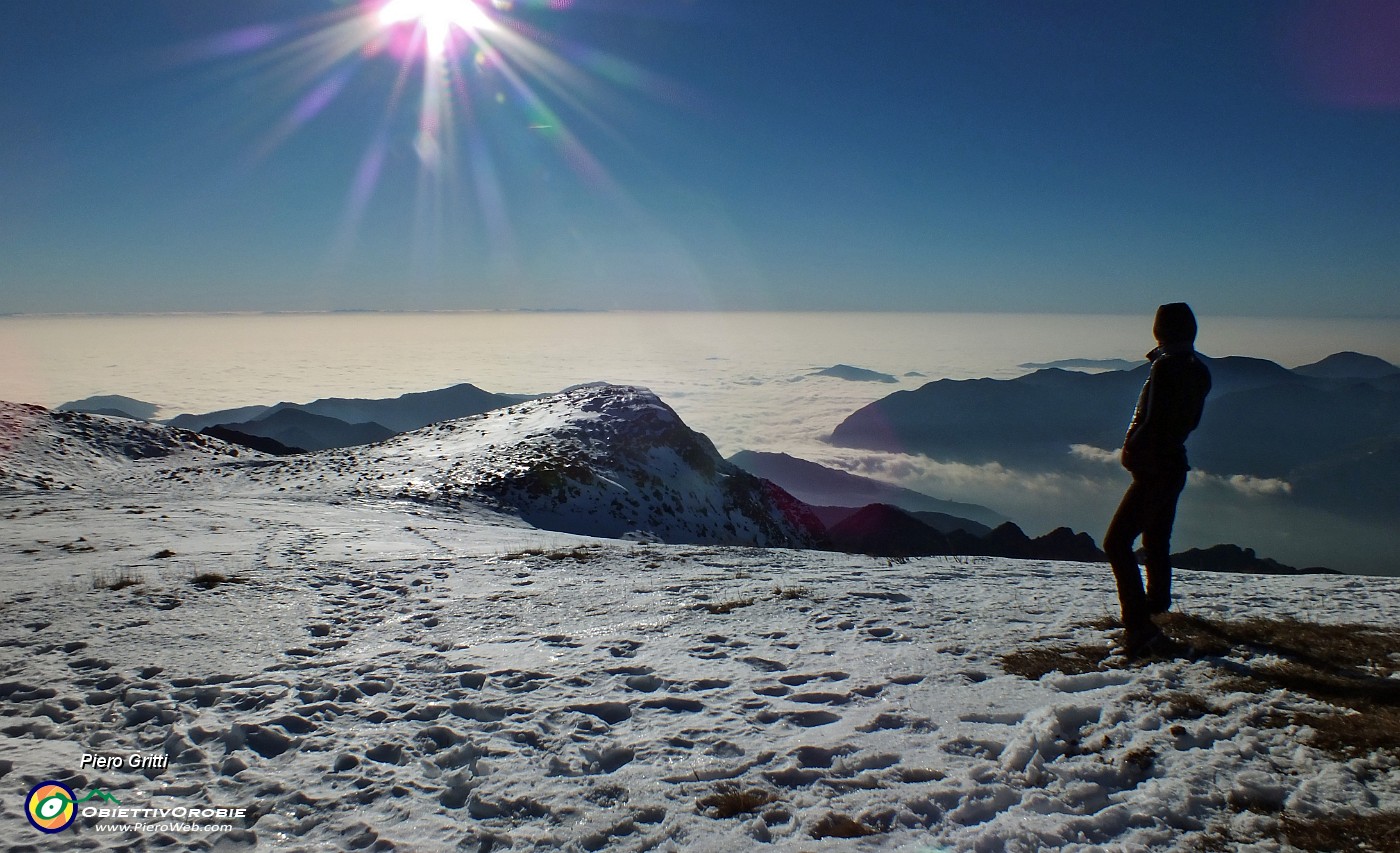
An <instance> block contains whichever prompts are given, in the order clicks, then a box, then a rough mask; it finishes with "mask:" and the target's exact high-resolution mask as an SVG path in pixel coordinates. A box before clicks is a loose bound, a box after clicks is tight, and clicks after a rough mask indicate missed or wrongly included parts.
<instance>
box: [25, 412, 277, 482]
mask: <svg viewBox="0 0 1400 853" xmlns="http://www.w3.org/2000/svg"><path fill="white" fill-rule="evenodd" d="M169 457H185V458H188V459H189V460H190V461H196V460H206V461H226V460H228V459H231V458H234V457H239V458H244V459H257V458H262V454H260V453H255V452H250V451H247V450H240V449H239V448H237V447H235V446H234V445H231V444H226V443H224V442H222V441H219V440H218V439H213V438H208V437H206V436H203V435H199V434H197V433H193V432H188V431H186V430H182V429H172V428H170V427H162V426H156V425H154V424H148V423H145V422H142V421H133V420H129V419H127V418H122V417H110V416H107V415H90V414H81V413H78V412H60V411H50V410H48V409H45V408H44V407H42V406H29V405H22V404H18V403H0V488H3V489H18V490H23V491H29V490H46V489H63V488H92V487H96V486H98V485H99V484H100V483H101V482H103V480H102V477H101V475H102V474H103V473H104V472H109V473H110V472H115V471H117V470H119V469H120V470H127V467H126V466H129V465H130V464H131V463H133V462H136V461H140V460H162V459H167V458H169ZM119 466H120V468H119Z"/></svg>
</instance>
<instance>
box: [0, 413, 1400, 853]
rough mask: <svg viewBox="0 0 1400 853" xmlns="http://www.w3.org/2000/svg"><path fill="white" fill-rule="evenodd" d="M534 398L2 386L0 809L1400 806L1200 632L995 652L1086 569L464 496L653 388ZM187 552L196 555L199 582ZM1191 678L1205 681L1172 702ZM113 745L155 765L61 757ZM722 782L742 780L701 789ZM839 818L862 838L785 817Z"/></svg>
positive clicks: (309, 836) (1104, 833) (933, 817)
mask: <svg viewBox="0 0 1400 853" xmlns="http://www.w3.org/2000/svg"><path fill="white" fill-rule="evenodd" d="M567 393H568V394H575V395H583V396H576V397H573V398H567V399H569V400H571V401H572V402H568V403H567V404H562V403H560V401H559V400H555V401H554V402H553V403H550V402H548V401H536V402H534V403H531V404H525V406H524V408H517V409H512V410H505V411H504V412H498V413H492V414H488V415H483V416H480V417H478V418H473V419H464V420H462V421H455V422H452V423H451V424H447V425H443V426H441V427H429V428H427V429H426V430H424V431H422V432H420V433H416V434H413V435H410V436H402V437H399V438H396V439H393V440H391V441H390V442H386V443H384V444H381V445H373V446H370V447H367V448H358V449H354V450H350V451H328V452H326V453H323V454H315V455H313V456H308V457H298V458H291V459H287V460H270V459H267V458H264V457H261V456H259V455H257V454H251V453H248V452H246V451H244V452H242V453H241V454H240V455H239V456H237V457H233V456H232V455H230V454H231V452H232V451H231V449H229V448H227V447H226V446H224V445H221V444H220V443H218V442H216V441H213V440H208V439H205V440H203V441H202V442H195V441H194V440H193V439H187V438H185V436H188V435H189V434H188V433H173V432H169V431H162V430H161V429H160V428H154V427H150V428H147V427H137V426H133V425H132V424H130V423H129V422H121V421H117V420H114V419H106V418H101V417H87V416H72V418H74V419H70V420H67V421H63V420H58V419H55V418H53V417H51V416H49V415H47V414H45V413H43V412H42V410H33V409H19V408H17V407H7V408H4V409H3V410H0V414H4V415H5V417H6V418H7V420H6V421H5V423H7V424H10V425H12V429H11V430H10V432H8V433H7V435H9V436H10V438H9V440H8V443H7V446H6V449H5V450H3V451H0V476H3V478H4V479H0V483H3V484H4V486H5V487H6V489H7V491H4V492H0V513H2V514H3V517H4V518H5V524H4V525H3V527H0V614H3V616H4V618H3V619H0V672H3V675H2V676H0V785H3V786H4V790H5V794H4V796H0V826H4V827H5V836H6V838H7V840H8V841H10V842H12V843H20V844H32V845H34V846H36V847H42V848H43V849H76V848H79V847H89V846H91V847H100V848H119V847H120V848H124V849H125V848H129V847H135V848H138V849H140V848H145V847H158V846H163V845H171V844H173V845H175V846H176V847H178V848H181V849H183V848H188V847H196V848H197V847H201V846H208V847H213V846H217V847H219V848H220V849H225V848H228V849H238V848H240V847H243V846H247V845H254V844H256V845H258V846H259V847H269V848H275V849H341V848H345V847H354V848H361V849H404V850H446V849H470V850H506V849H509V850H512V851H517V850H618V851H633V850H696V851H736V850H754V849H771V850H775V851H808V850H909V851H915V850H918V851H929V850H958V851H1002V850H1005V851H1038V850H1045V849H1063V850H1071V851H1085V853H1087V851H1121V850H1134V851H1136V850H1162V851H1166V850H1179V849H1183V848H1189V847H1190V846H1192V845H1193V844H1196V843H1197V842H1199V841H1200V840H1201V839H1203V838H1204V837H1205V834H1206V833H1208V832H1211V831H1220V830H1222V829H1224V828H1228V829H1229V830H1231V831H1232V832H1233V833H1234V834H1235V837H1236V838H1246V839H1254V842H1253V845H1254V846H1253V847H1252V848H1251V849H1255V850H1260V851H1266V850H1282V849H1285V848H1284V846H1283V845H1282V844H1281V843H1280V842H1278V841H1276V840H1274V839H1275V837H1276V835H1277V833H1276V832H1275V830H1274V828H1273V823H1271V821H1272V820H1273V818H1271V817H1269V816H1268V815H1267V814H1257V813H1255V812H1251V811H1241V810H1240V809H1238V808H1234V807H1232V803H1239V802H1251V803H1259V804H1263V805H1273V806H1282V807H1283V808H1284V809H1286V810H1287V811H1289V812H1292V813H1296V814H1298V815H1303V816H1309V815H1326V814H1335V813H1338V812H1342V813H1351V812H1355V811H1357V810H1366V809H1385V810H1391V811H1394V810H1396V809H1397V808H1400V766H1397V763H1396V761H1395V759H1394V758H1393V757H1390V756H1387V755H1386V754H1384V753H1376V754H1373V755H1363V756H1359V757H1355V758H1351V759H1346V760H1343V759H1339V758H1336V757H1334V756H1332V755H1329V754H1328V753H1325V752H1322V751H1320V750H1318V749H1316V748H1314V747H1313V746H1311V745H1309V744H1308V742H1307V737H1306V735H1307V731H1306V730H1305V729H1304V728H1300V727H1299V726H1297V725H1292V724H1288V725H1282V726H1280V725H1279V724H1278V723H1277V720H1278V719H1279V718H1280V716H1282V715H1286V714H1287V713H1289V712H1299V711H1317V710H1321V709H1322V707H1323V706H1320V705H1319V704H1318V703H1317V702H1316V701H1315V700H1313V699H1311V698H1309V697H1307V696H1305V695H1303V694H1299V693H1294V692H1290V691H1284V690H1274V691H1271V692H1265V693H1254V692H1239V691H1235V690H1232V689H1231V688H1230V687H1229V686H1228V685H1229V682H1227V681H1225V680H1223V678H1222V675H1223V674H1224V673H1225V672H1226V671H1227V669H1228V665H1230V664H1231V661H1229V660H1223V661H1220V660H1210V659H1203V660H1188V659H1180V660H1167V661H1158V662H1151V663H1147V664H1143V665H1138V666H1131V667H1124V668H1117V669H1111V670H1108V671H1105V672H1089V673H1082V674H1064V673H1050V674H1048V675H1046V676H1044V677H1042V678H1040V679H1038V680H1029V679H1027V678H1024V677H1021V676H1017V675H1012V674H1009V673H1007V672H1005V671H1004V670H1003V668H1002V664H1001V658H1002V656H1003V655H1004V654H1006V653H1007V652H1010V651H1013V650H1016V649H1023V648H1027V647H1030V646H1034V645H1037V644H1047V643H1061V644H1068V643H1079V644H1092V643H1104V642H1106V638H1105V637H1104V631H1103V629H1102V628H1100V627H1095V624H1096V623H1099V622H1100V621H1101V620H1102V619H1103V618H1104V617H1106V616H1108V615H1110V614H1111V613H1113V612H1114V610H1115V601H1114V597H1113V585H1112V581H1111V579H1110V577H1109V573H1108V571H1107V569H1106V567H1104V566H1100V565H1089V564H1074V563H1049V562H1037V561H1024V560H1012V559H1001V558H967V557H961V558H959V557H936V558H924V559H916V560H910V561H907V562H897V561H877V560H872V559H871V558H867V557H859V556H852V555H844V554H834V553H828V552H819V551H809V550H799V549H782V548H756V547H743V546H721V545H713V544H696V543H691V544H669V545H663V544H648V543H642V542H629V541H622V540H619V539H606V538H598V537H594V536H586V535H577V534H571V533H562V532H551V531H546V530H540V529H537V528H535V527H533V526H531V525H529V524H527V523H526V522H524V521H522V519H521V518H520V514H519V512H516V511H514V510H512V511H511V512H507V511H505V510H508V509H511V508H510V507H507V506H505V505H503V504H500V503H497V504H489V503H488V502H483V501H482V500H480V499H478V498H477V494H478V493H477V492H475V491H473V489H472V488H471V486H472V485H473V484H476V483H480V482H485V481H488V480H489V479H490V476H496V474H490V476H487V475H486V474H483V473H482V472H483V471H486V472H488V473H489V472H497V473H499V472H508V471H510V470H514V469H515V468H517V467H519V466H521V465H524V466H525V467H528V464H529V463H530V462H531V460H534V459H536V458H538V456H537V455H532V454H535V453H536V452H541V453H542V452H543V450H544V449H545V448H546V447H547V446H548V445H549V443H550V438H549V437H551V436H554V437H556V438H558V437H560V436H563V437H564V438H563V441H564V444H563V445H560V446H569V447H574V448H575V449H580V450H582V451H587V453H585V454H584V457H585V458H586V460H587V461H588V462H589V464H591V465H596V464H599V463H600V462H601V457H600V456H599V455H598V453H597V452H595V451H597V450H598V445H594V444H589V442H588V441H586V440H585V439H586V438H587V437H588V436H590V435H596V434H598V433H596V432H590V431H589V430H588V429H586V427H587V426H588V424H589V423H592V424H593V425H594V427H595V428H597V429H601V430H603V431H604V432H607V430H610V429H622V430H623V431H624V432H626V431H627V430H629V429H631V428H632V427H634V426H635V423H633V422H632V421H631V419H632V418H634V417H636V416H637V413H639V412H644V411H652V412H655V413H658V414H660V415H665V413H666V412H669V409H664V410H663V409H658V408H655V404H653V402H652V399H649V398H648V397H646V396H645V395H643V394H641V392H640V391H637V392H635V393H634V392H632V391H623V392H619V394H614V395H613V398H614V399H624V398H625V399H630V400H631V401H632V403H634V404H635V405H632V406H630V407H627V408H625V409H622V410H614V409H605V410H601V411H596V412H593V413H592V414H587V412H586V406H585V405H584V403H586V401H587V400H590V399H598V398H597V397H596V396H594V397H590V396H588V395H590V394H595V395H596V394H597V393H600V392H599V391H598V390H597V389H594V390H592V391H590V390H589V389H574V390H572V391H570V392H567ZM629 395H632V396H630V397H629ZM608 412H611V413H612V414H608ZM618 418H621V419H622V421H625V422H626V423H621V422H619V421H618ZM75 424H77V426H75ZM130 430H137V432H136V433H132V432H129V431H130ZM145 430H151V431H150V432H147V431H145ZM133 436H135V437H139V438H141V439H142V441H141V442H135V440H134V438H133ZM60 438H61V439H63V443H62V444H59V443H58V439H60ZM569 442H575V443H574V444H569ZM128 446H137V447H140V448H147V447H149V448H159V449H161V450H162V453H164V455H161V456H147V454H145V452H144V451H142V452H141V453H136V454H132V453H128V452H127V451H126V450H125V449H124V448H127V447H128ZM668 446H669V445H668ZM58 449H64V450H66V453H65V454H59V453H58ZM497 451H499V452H497ZM527 451H528V452H527ZM133 455H136V456H139V457H142V458H137V459H133V458H131V457H132V456H133ZM643 457H645V458H646V459H651V460H652V461H653V464H657V465H669V464H673V461H674V460H672V459H671V458H670V457H667V456H665V455H664V454H662V455H659V456H647V455H645V454H643V456H641V457H636V458H631V457H629V459H628V460H627V464H626V465H623V466H620V467H619V468H617V469H616V470H613V471H612V476H611V479H612V481H613V482H614V483H623V484H624V486H623V487H625V488H629V489H631V488H634V487H635V486H636V482H637V476H638V474H639V473H641V472H642V471H643V470H644V469H643V468H642V467H640V466H641V465H642V461H639V460H641V459H642V458H643ZM598 470H601V468H599V469H598ZM668 470H669V469H668ZM676 470H679V469H676ZM43 478H48V479H47V480H44V479H43ZM40 483H43V484H44V485H40ZM412 484H417V487H418V488H420V489H422V490H423V492H422V493H421V494H419V495H415V496H414V497H416V498H418V499H416V500H408V499H405V498H403V497H400V495H401V493H402V492H403V490H404V489H405V488H407V487H409V486H410V485H412ZM63 485H68V486H71V487H72V488H71V489H70V490H64V489H63V488H62V486H63ZM705 485H706V484H704V483H701V484H699V485H697V486H696V487H695V488H696V489H697V498H696V500H699V499H700V498H699V497H698V496H699V495H701V494H702V493H703V489H702V486H705ZM599 488H611V486H607V485H606V484H605V485H604V486H600V487H599ZM444 489H446V492H444ZM444 495H446V496H447V497H450V498H451V499H450V500H448V499H445V497H444ZM425 498H427V499H425ZM517 509H518V508H517ZM683 527H684V525H682V526H680V527H678V528H677V529H682V528H683ZM205 573H219V574H221V575H223V576H225V577H227V578H229V581H228V582H225V583H219V584H217V585H214V586H212V587H211V588H203V587H201V586H199V585H196V584H195V583H193V580H194V579H195V578H196V577H197V576H199V575H202V574H205ZM123 579H125V580H128V581H137V582H135V583H131V584H130V585H122V584H121V583H119V581H121V580H123ZM1176 589H1177V592H1178V594H1179V605H1180V606H1181V607H1183V608H1184V609H1186V610H1187V611H1190V612H1193V613H1197V614H1200V615H1206V616H1229V617H1231V618H1236V617H1245V616H1275V615H1278V614H1280V613H1287V614H1291V615H1295V616H1298V617H1299V618H1304V619H1309V620H1313V621H1318V622H1324V623H1366V624H1372V625H1377V626H1394V625H1395V624H1396V623H1397V617H1400V595H1396V593H1397V592H1400V580H1396V579H1385V578H1357V577H1346V576H1340V577H1331V576H1309V577H1285V576H1279V577H1244V576H1233V575H1211V574H1205V573H1194V572H1179V573H1178V579H1177V583H1176ZM1235 663H1238V662H1235ZM1184 697H1189V698H1191V699H1193V700H1199V704H1201V705H1202V706H1203V707H1204V708H1206V709H1208V710H1203V711H1201V712H1199V713H1198V714H1187V713H1181V712H1180V711H1179V709H1178V708H1177V705H1178V704H1179V703H1181V702H1184V701H1185V698H1184ZM134 751H140V752H147V751H149V752H155V753H160V754H163V755H167V756H169V757H170V766H169V767H168V768H166V769H164V770H156V769H149V770H145V771H139V772H137V771H125V770H80V769H79V765H80V761H81V757H82V755H83V754H84V753H93V752H97V753H102V754H129V753H131V752H134ZM47 779H58V780H62V781H66V782H67V783H68V784H70V785H71V786H73V787H74V788H75V789H81V790H84V791H86V790H89V789H92V788H101V789H102V790H104V791H107V792H109V793H111V794H113V795H115V796H116V797H117V798H118V799H119V800H120V801H121V803H122V804H123V805H124V806H136V807H140V806H144V805H147V804H150V805H155V806H170V805H175V804H190V805H194V804H199V805H204V806H207V805H222V806H246V807H248V808H249V809H250V810H251V813H252V814H253V815H254V817H255V819H253V820H250V821H238V822H237V828H236V829H235V830H233V831H231V832H221V833H215V834H212V835H210V836H207V837H206V836H189V835H183V834H180V833H177V832H168V833H165V834H164V836H165V837H162V834H160V833H156V834H145V835H143V834H138V833H129V834H127V833H123V834H105V833H99V832H96V831H95V829H94V828H93V826H92V825H91V824H92V823H95V822H96V819H88V818H79V820H78V822H77V824H76V825H75V827H74V828H72V829H70V830H68V831H65V832H64V833H61V834H59V835H56V836H51V837H46V836H40V835H39V834H38V833H37V832H32V834H30V833H31V830H30V829H29V828H28V827H27V826H26V824H25V821H24V817H23V815H22V811H23V797H24V794H25V792H26V791H28V790H29V788H30V787H32V786H33V785H34V784H36V783H38V782H39V781H43V780H47ZM729 786H733V787H732V788H731V787H729ZM734 789H737V790H739V791H748V790H751V789H758V790H762V791H766V792H768V796H769V797H771V801H770V802H767V803H760V804H757V805H755V806H754V807H753V809H752V810H751V811H740V812H739V813H737V814H735V815H733V816H729V817H718V816H715V814H716V812H715V809H714V807H713V806H706V805H703V804H704V803H707V802H712V801H711V800H709V799H708V798H710V797H713V796H714V795H716V794H717V793H724V792H725V791H730V790H734ZM837 817H845V818H849V819H851V820H853V821H856V822H858V823H859V824H861V825H863V826H865V827H866V828H867V829H868V830H870V831H873V833H874V834H872V835H869V836H866V837H863V838H835V837H827V838H814V837H813V836H814V831H816V830H818V829H819V828H821V827H829V826H833V825H836V823H835V821H836V818H837ZM245 824H246V825H245ZM817 834H820V833H819V832H818V833H817Z"/></svg>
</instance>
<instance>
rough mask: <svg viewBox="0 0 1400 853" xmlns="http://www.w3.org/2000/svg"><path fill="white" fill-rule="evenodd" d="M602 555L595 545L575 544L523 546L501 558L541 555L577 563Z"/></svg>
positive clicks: (516, 558) (589, 560)
mask: <svg viewBox="0 0 1400 853" xmlns="http://www.w3.org/2000/svg"><path fill="white" fill-rule="evenodd" d="M604 556H606V555H605V554H604V549H602V548H600V547H597V546H589V545H575V546H574V547H572V548H555V549H553V550H546V549H544V548H524V549H522V550H519V551H511V552H509V553H506V554H502V555H501V556H500V559H502V560H526V559H529V558H531V557H543V558H545V559H546V560H554V561H556V562H558V561H560V560H573V561H574V562H577V563H588V562H591V561H593V560H600V559H602V558H603V557H604Z"/></svg>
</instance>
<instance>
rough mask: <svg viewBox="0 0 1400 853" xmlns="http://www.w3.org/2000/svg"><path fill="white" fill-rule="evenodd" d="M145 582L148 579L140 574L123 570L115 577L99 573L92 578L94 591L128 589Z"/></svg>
mask: <svg viewBox="0 0 1400 853" xmlns="http://www.w3.org/2000/svg"><path fill="white" fill-rule="evenodd" d="M145 582H146V579H145V578H143V577H141V575H140V573H138V572H135V571H133V570H131V569H122V570H121V571H119V572H117V573H116V574H115V575H112V574H108V573H106V572H99V573H97V574H94V575H93V576H92V588H93V589H110V590H118V589H126V588H127V587H129V586H136V585H137V584H143V583H145Z"/></svg>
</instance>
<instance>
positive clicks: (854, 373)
mask: <svg viewBox="0 0 1400 853" xmlns="http://www.w3.org/2000/svg"><path fill="white" fill-rule="evenodd" d="M807 375H808V376H831V377H834V378H836V379H844V380H846V381H847V382H886V383H897V382H899V379H898V378H896V377H894V376H891V375H890V374H888V373H880V372H879V371H876V370H867V369H866V368H864V367H852V366H851V365H849V364H834V365H832V366H831V367H824V368H822V369H821V370H813V371H812V372H811V373H808V374H807Z"/></svg>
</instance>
